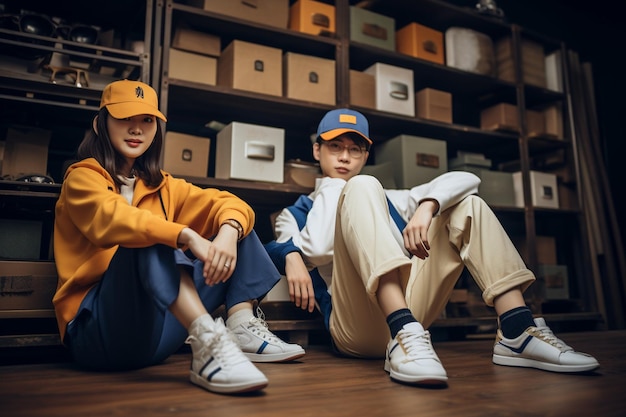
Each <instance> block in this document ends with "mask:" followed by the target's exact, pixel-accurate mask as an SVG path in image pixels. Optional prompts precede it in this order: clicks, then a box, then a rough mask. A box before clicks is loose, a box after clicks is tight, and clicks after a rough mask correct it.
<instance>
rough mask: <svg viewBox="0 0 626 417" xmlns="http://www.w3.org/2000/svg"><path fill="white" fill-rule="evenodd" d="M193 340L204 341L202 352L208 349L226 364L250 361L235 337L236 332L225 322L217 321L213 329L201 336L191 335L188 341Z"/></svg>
mask: <svg viewBox="0 0 626 417" xmlns="http://www.w3.org/2000/svg"><path fill="white" fill-rule="evenodd" d="M191 340H200V342H202V347H201V352H200V353H201V354H202V353H203V351H205V350H208V351H209V352H210V353H211V356H214V357H215V358H216V359H218V361H219V362H220V363H222V364H223V365H224V366H228V365H235V364H238V363H241V362H246V361H248V358H247V357H246V356H245V355H244V354H243V352H242V351H241V349H240V348H239V345H238V343H237V341H236V339H235V336H234V334H233V333H232V332H231V331H230V330H229V329H228V328H227V327H226V326H224V325H223V324H221V325H220V324H219V323H217V322H216V323H215V326H214V327H213V329H211V330H210V331H208V332H205V333H203V334H202V335H201V337H200V338H196V337H194V336H189V337H188V338H187V343H189V342H190V341H191Z"/></svg>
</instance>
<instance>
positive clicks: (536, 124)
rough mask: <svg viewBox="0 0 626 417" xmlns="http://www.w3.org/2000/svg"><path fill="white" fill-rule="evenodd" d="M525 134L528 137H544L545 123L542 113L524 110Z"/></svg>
mask: <svg viewBox="0 0 626 417" xmlns="http://www.w3.org/2000/svg"><path fill="white" fill-rule="evenodd" d="M526 134H527V135H528V136H529V137H542V136H545V135H546V121H545V119H544V116H543V112H540V111H537V110H528V109H527V110H526Z"/></svg>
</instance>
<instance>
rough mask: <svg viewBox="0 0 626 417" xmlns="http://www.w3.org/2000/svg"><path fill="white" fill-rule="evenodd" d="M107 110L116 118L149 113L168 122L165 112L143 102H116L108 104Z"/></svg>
mask: <svg viewBox="0 0 626 417" xmlns="http://www.w3.org/2000/svg"><path fill="white" fill-rule="evenodd" d="M106 108H107V110H108V111H109V113H110V114H111V116H113V117H115V118H116V119H125V118H127V117H134V116H137V115H140V114H149V115H151V116H156V117H158V118H159V119H161V120H163V121H164V122H167V118H166V117H165V115H164V114H163V113H161V112H160V111H159V110H158V109H155V108H154V107H152V106H149V105H147V104H141V103H115V104H107V105H106Z"/></svg>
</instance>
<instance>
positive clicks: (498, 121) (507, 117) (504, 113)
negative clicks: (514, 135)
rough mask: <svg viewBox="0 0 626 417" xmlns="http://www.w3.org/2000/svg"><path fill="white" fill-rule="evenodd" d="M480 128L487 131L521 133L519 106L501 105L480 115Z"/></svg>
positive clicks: (485, 110) (487, 109)
mask: <svg viewBox="0 0 626 417" xmlns="http://www.w3.org/2000/svg"><path fill="white" fill-rule="evenodd" d="M480 128H481V129H485V130H510V131H514V132H519V128H520V126H519V118H518V117H517V106H515V105H513V104H508V103H500V104H496V105H495V106H492V107H489V108H486V109H484V110H483V111H482V112H481V113H480Z"/></svg>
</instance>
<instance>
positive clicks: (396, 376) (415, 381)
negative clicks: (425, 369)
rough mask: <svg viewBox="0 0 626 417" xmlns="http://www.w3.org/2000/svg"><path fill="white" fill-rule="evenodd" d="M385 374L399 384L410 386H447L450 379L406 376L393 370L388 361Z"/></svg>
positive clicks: (431, 376) (433, 376) (434, 376)
mask: <svg viewBox="0 0 626 417" xmlns="http://www.w3.org/2000/svg"><path fill="white" fill-rule="evenodd" d="M384 369H385V372H387V373H388V374H389V377H390V378H391V379H392V380H394V381H397V382H402V383H404V384H409V385H429V386H447V385H448V377H447V376H441V375H420V376H419V377H417V376H415V375H405V374H401V373H399V372H395V371H394V370H393V369H391V366H390V364H389V362H388V361H385V368H384Z"/></svg>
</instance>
